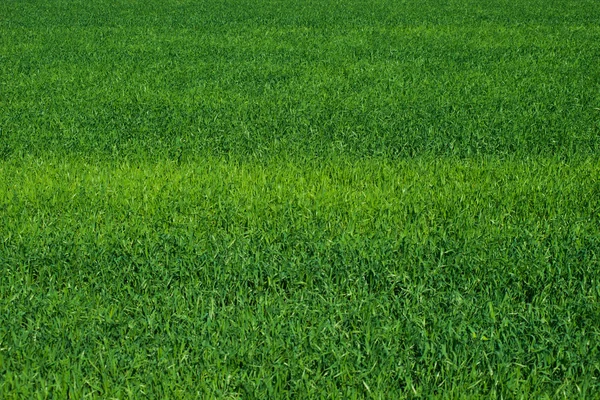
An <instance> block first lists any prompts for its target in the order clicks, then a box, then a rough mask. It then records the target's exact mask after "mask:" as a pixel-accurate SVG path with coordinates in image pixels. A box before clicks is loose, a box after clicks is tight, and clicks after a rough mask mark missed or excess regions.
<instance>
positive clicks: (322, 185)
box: [0, 159, 600, 398]
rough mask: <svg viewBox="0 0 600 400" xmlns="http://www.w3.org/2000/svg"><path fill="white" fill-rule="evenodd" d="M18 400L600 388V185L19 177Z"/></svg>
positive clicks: (32, 163) (218, 170)
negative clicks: (39, 399)
mask: <svg viewBox="0 0 600 400" xmlns="http://www.w3.org/2000/svg"><path fill="white" fill-rule="evenodd" d="M0 176H2V182H1V183H0V204H1V209H2V212H1V218H2V220H1V223H0V227H1V228H0V236H1V237H2V238H3V239H2V241H1V242H0V265H1V268H2V275H1V278H0V299H1V303H0V368H1V369H0V371H1V372H2V380H1V384H0V394H1V396H2V397H3V398H6V397H10V396H23V397H32V396H33V394H34V393H38V394H43V393H45V392H49V393H54V394H57V395H58V396H59V397H62V396H63V395H64V394H65V393H67V392H68V393H70V395H71V396H72V397H74V398H80V397H82V396H83V395H85V394H95V395H98V396H101V397H104V398H106V397H109V396H116V397H123V396H126V395H128V394H132V395H134V396H140V395H142V393H147V394H151V395H153V396H157V397H161V398H164V396H167V395H170V396H177V395H178V394H182V395H183V394H186V395H192V394H193V393H197V392H199V393H201V394H204V395H208V394H211V395H215V396H222V395H223V396H225V395H240V396H242V397H244V398H247V397H257V398H265V397H266V396H268V397H273V396H275V397H280V396H284V393H285V395H289V396H292V397H306V396H312V395H327V396H333V397H336V396H338V395H339V396H341V397H343V398H348V397H352V396H360V397H362V396H368V395H373V396H374V397H387V398H396V397H397V396H402V395H408V396H412V395H414V394H415V393H416V394H419V395H424V396H429V395H434V394H438V395H441V394H445V395H449V396H457V395H459V394H462V395H483V394H485V395H495V396H512V395H519V396H520V395H522V396H524V397H525V398H528V397H530V396H534V395H540V394H546V395H557V396H563V395H566V396H568V397H571V396H583V395H585V394H587V395H591V394H592V393H597V392H598V390H600V382H598V378H599V377H600V340H599V335H600V309H599V308H598V302H599V301H600V282H599V281H598V268H599V266H600V265H599V264H600V260H599V256H600V215H599V208H600V203H599V201H598V199H599V198H600V180H599V179H598V177H599V176H600V165H599V164H598V163H597V161H593V162H584V163H580V164H577V165H568V164H564V163H561V162H556V161H552V160H538V161H505V162H494V161H488V162H485V163H482V162H471V161H452V160H447V159H444V160H437V161H432V160H422V159H414V160H407V161H404V162H400V163H390V162H388V161H385V160H371V161H363V162H354V163H349V162H345V161H344V160H335V161H329V162H320V161H319V162H308V163H305V164H304V165H303V166H300V163H284V162H279V163H274V164H253V163H235V162H226V161H222V160H219V159H206V160H204V161H199V162H196V163H193V164H184V165H179V166H178V165H176V164H173V163H157V164H127V163H117V164H94V165H89V164H85V163H82V162H79V161H76V160H73V161H60V162H58V161H55V162H49V161H44V162H42V161H36V160H26V161H24V162H15V163H5V164H2V166H1V169H0Z"/></svg>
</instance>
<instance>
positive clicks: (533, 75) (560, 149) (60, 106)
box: [0, 0, 600, 160]
mask: <svg viewBox="0 0 600 400" xmlns="http://www.w3.org/2000/svg"><path fill="white" fill-rule="evenodd" d="M442 3H444V2H440V1H422V0H419V1H413V0H411V1H406V2H403V3H402V4H398V2H396V1H390V0H381V1H375V2H369V4H368V5H365V4H364V2H363V1H357V0H344V1H340V2H338V1H327V0H326V1H310V2H294V1H290V0H276V1H268V2H265V1H256V0H242V1H236V2H223V1H221V0H209V1H203V2H197V1H145V2H143V3H141V2H133V1H124V0H118V1H98V2H94V3H90V2H83V1H61V0H52V1H47V2H43V3H40V2H38V1H28V2H23V1H3V2H2V4H0V109H1V110H2V112H0V158H6V157H11V156H15V157H19V156H20V155H22V154H34V155H36V156H44V154H45V153H46V152H47V151H50V150H51V151H53V152H57V153H59V154H65V155H72V154H77V155H79V156H84V155H89V154H91V153H93V154H95V155H97V156H100V157H103V158H106V159H117V160H118V159H121V158H123V157H128V158H131V159H138V158H144V157H145V156H147V155H150V158H153V157H156V156H157V155H163V154H168V155H169V156H171V157H172V158H185V157H191V158H194V157H197V156H198V155H204V154H212V155H217V156H222V155H227V154H234V155H236V156H240V155H246V154H258V155H261V154H269V155H270V154H287V153H290V152H294V153H297V154H300V155H303V154H310V155H313V156H328V155H329V154H332V153H336V154H341V155H349V154H350V155H354V156H414V155H424V154H429V155H444V156H460V157H468V156H472V155H474V154H475V155H492V156H494V155H497V154H503V155H518V156H522V157H528V156H530V155H542V156H545V157H552V156H554V155H561V156H563V157H566V158H568V157H570V156H573V155H577V156H585V157H590V156H592V155H593V154H596V153H597V152H598V151H600V111H599V110H598V108H600V91H599V90H598V89H599V87H598V77H599V76H600V75H599V74H600V67H599V65H598V59H599V57H600V53H599V48H598V43H600V28H598V24H597V21H598V20H600V5H599V4H600V3H598V2H597V1H589V0H588V1H576V2H574V1H570V0H558V1H553V2H552V5H548V4H547V2H546V1H537V0H536V1H527V2H523V1H512V0H509V1H501V2H486V1H477V0H459V1H453V2H445V3H444V4H442Z"/></svg>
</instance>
